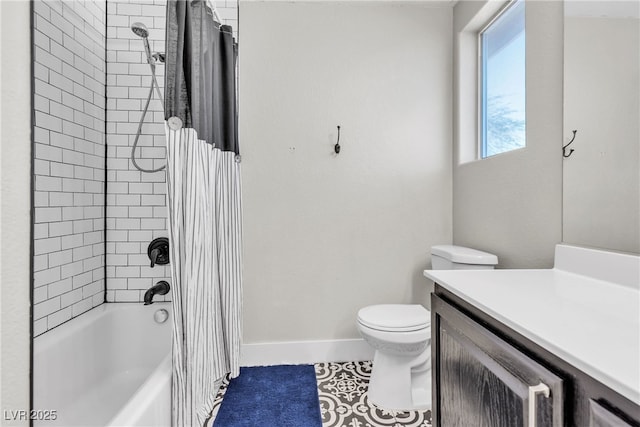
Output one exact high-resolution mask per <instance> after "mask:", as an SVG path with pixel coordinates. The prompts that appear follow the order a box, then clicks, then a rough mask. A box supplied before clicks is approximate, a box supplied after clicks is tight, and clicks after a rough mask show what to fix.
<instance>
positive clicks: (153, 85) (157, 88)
mask: <svg viewBox="0 0 640 427" xmlns="http://www.w3.org/2000/svg"><path fill="white" fill-rule="evenodd" d="M152 61H154V59H152V58H149V66H150V67H151V85H150V86H149V95H148V96H147V102H146V103H145V105H144V110H143V111H142V116H140V123H138V131H137V132H136V137H135V139H134V140H133V147H131V162H132V163H133V166H135V167H136V169H138V170H139V171H140V172H146V173H154V172H160V171H161V170H163V169H164V168H165V167H166V166H167V165H164V166H162V167H159V168H157V169H145V168H143V167H142V166H140V165H139V164H138V162H137V160H136V148H137V147H138V140H139V139H140V134H141V133H142V124H143V123H144V118H145V116H146V115H147V110H148V109H149V104H150V103H151V98H152V97H153V91H154V90H155V91H156V92H157V94H158V99H159V100H160V102H161V103H162V105H163V106H164V100H163V98H162V93H160V86H159V85H158V79H157V78H156V65H155V63H154V62H152Z"/></svg>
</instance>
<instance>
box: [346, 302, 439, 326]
mask: <svg viewBox="0 0 640 427" xmlns="http://www.w3.org/2000/svg"><path fill="white" fill-rule="evenodd" d="M358 322H360V324H362V325H364V326H366V327H368V328H371V329H375V330H379V331H387V332H412V331H419V330H421V329H426V328H428V327H429V326H430V324H431V320H430V318H429V311H427V310H426V309H425V308H424V307H423V306H421V305H420V304H378V305H370V306H368V307H364V308H362V309H360V311H358Z"/></svg>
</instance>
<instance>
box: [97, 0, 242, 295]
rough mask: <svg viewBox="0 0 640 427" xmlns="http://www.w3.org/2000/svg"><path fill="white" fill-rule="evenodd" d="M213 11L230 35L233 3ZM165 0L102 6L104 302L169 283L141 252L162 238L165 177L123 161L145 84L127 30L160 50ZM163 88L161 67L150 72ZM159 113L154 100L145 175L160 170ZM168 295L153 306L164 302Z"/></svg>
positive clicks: (145, 142) (145, 69)
mask: <svg viewBox="0 0 640 427" xmlns="http://www.w3.org/2000/svg"><path fill="white" fill-rule="evenodd" d="M212 3H213V4H215V6H216V8H217V10H218V13H219V15H220V17H221V18H222V19H223V20H224V21H225V23H227V24H229V25H232V26H233V28H234V30H237V23H238V21H237V3H236V0H229V1H224V0H218V1H215V2H212ZM165 10H166V1H165V0H153V1H152V0H147V1H144V0H118V1H109V2H108V3H107V15H108V19H107V146H108V150H107V157H108V158H107V206H108V207H107V301H109V302H126V301H142V299H143V296H144V292H145V291H146V290H147V289H148V288H149V287H151V286H153V285H154V284H155V283H156V282H157V281H158V280H168V281H169V282H170V270H169V266H155V267H154V268H151V267H150V265H149V258H148V256H147V246H148V244H149V242H151V240H152V239H154V238H156V237H161V236H168V233H167V229H166V227H167V226H166V209H167V208H166V190H165V172H164V171H162V172H158V173H153V174H149V173H142V172H139V171H138V170H136V169H135V167H134V166H133V164H132V163H131V160H130V155H131V147H132V145H133V141H134V137H135V134H136V130H137V128H138V122H139V120H140V117H141V114H142V111H143V109H144V105H145V102H146V98H147V95H148V93H149V86H150V83H151V73H150V69H149V65H148V64H147V63H146V55H145V53H144V47H143V44H142V39H140V38H139V37H137V36H136V35H135V34H134V33H133V32H132V31H131V24H133V23H134V22H142V23H143V24H144V25H145V26H146V27H147V28H148V29H149V42H150V44H151V51H152V52H164V50H165V46H164V43H165V13H166V12H165ZM156 72H157V75H158V82H159V84H160V86H161V87H164V65H163V64H159V65H158V66H157V67H156ZM164 138H165V136H164V114H163V112H162V104H161V103H160V101H158V99H157V97H155V95H154V99H153V100H152V101H151V104H150V106H149V111H148V113H147V116H146V118H145V124H144V125H143V127H142V136H141V137H140V140H139V143H138V150H137V151H136V159H139V160H138V163H139V164H140V165H141V166H142V167H144V168H147V169H151V168H157V167H159V166H162V165H163V164H164V163H165V149H164V146H165V140H164ZM168 299H169V295H166V296H156V297H155V298H154V300H158V301H162V300H168Z"/></svg>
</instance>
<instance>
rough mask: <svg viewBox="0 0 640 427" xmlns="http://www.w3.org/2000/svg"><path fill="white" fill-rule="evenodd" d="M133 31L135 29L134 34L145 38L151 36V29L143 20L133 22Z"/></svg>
mask: <svg viewBox="0 0 640 427" xmlns="http://www.w3.org/2000/svg"><path fill="white" fill-rule="evenodd" d="M131 31H133V34H135V35H136V36H138V37H142V38H143V39H146V38H147V37H149V30H148V29H147V26H146V25H144V24H143V23H142V22H134V23H133V24H131Z"/></svg>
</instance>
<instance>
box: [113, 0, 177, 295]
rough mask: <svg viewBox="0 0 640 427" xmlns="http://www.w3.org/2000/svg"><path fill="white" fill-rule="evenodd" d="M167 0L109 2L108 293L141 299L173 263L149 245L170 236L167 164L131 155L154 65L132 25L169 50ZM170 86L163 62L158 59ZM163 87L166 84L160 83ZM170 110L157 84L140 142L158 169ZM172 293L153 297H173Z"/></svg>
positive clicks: (159, 72)
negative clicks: (155, 255) (157, 259)
mask: <svg viewBox="0 0 640 427" xmlns="http://www.w3.org/2000/svg"><path fill="white" fill-rule="evenodd" d="M165 10H166V1H165V0H146V1H144V0H117V1H109V2H108V3H107V233H106V234H107V301H108V302H131V301H133V302H138V301H142V299H143V296H144V293H145V291H146V290H147V289H149V288H150V287H151V286H153V285H154V284H155V283H156V282H157V281H159V280H167V281H168V282H169V283H171V279H170V278H171V272H170V270H169V266H168V265H166V266H162V265H156V266H155V267H153V268H151V266H150V260H149V257H148V256H147V247H148V245H149V243H150V242H151V241H152V240H153V239H155V238H156V237H167V236H168V232H167V224H166V217H167V212H166V211H167V207H166V203H165V193H166V189H165V185H166V184H165V171H164V170H163V171H160V172H157V173H143V172H140V171H138V170H137V169H136V168H135V166H134V165H133V163H132V162H131V149H132V146H133V143H134V139H135V135H136V131H137V129H138V125H139V121H140V119H141V117H142V112H143V109H144V107H145V104H146V100H147V96H148V94H149V90H150V87H151V69H150V66H149V64H148V63H147V61H146V58H147V56H146V54H145V51H144V44H143V41H142V38H140V37H138V36H137V35H136V34H134V33H133V31H131V25H132V24H133V23H136V22H141V23H142V24H144V25H145V26H146V27H147V29H148V30H149V44H150V47H151V52H164V40H165ZM156 76H157V80H158V83H159V85H160V87H161V88H163V87H164V64H161V63H158V64H157V65H156ZM161 92H164V91H163V90H161ZM164 146H165V136H164V113H163V106H162V102H161V101H160V100H159V99H158V97H157V96H156V94H155V92H154V94H153V98H152V100H151V102H150V104H149V108H148V110H147V113H146V115H145V120H144V122H143V125H142V131H141V135H140V138H139V141H138V148H137V150H136V159H137V162H138V164H139V165H140V166H141V167H143V168H145V169H155V168H158V167H161V166H163V165H164V163H165V148H164ZM168 297H169V295H168V294H167V295H166V296H160V295H157V296H155V297H154V301H163V300H165V299H166V300H168Z"/></svg>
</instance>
